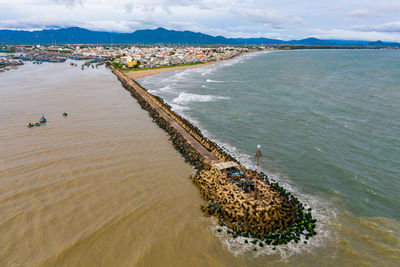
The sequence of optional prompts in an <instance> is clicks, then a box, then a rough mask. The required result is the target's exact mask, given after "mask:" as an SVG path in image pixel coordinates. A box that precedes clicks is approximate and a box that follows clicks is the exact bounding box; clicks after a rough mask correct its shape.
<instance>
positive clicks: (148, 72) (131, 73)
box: [126, 61, 220, 80]
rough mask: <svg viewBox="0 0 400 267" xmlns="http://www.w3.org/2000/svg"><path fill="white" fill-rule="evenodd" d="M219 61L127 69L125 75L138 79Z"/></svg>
mask: <svg viewBox="0 0 400 267" xmlns="http://www.w3.org/2000/svg"><path fill="white" fill-rule="evenodd" d="M217 62H220V61H211V62H206V63H204V64H197V65H188V66H179V67H171V68H161V69H150V70H137V71H136V70H135V71H129V72H127V73H126V75H127V76H128V77H129V78H131V79H134V80H136V79H140V78H144V77H147V76H151V75H155V74H159V73H162V72H166V71H174V70H183V69H191V68H198V67H204V66H208V65H212V64H215V63H217Z"/></svg>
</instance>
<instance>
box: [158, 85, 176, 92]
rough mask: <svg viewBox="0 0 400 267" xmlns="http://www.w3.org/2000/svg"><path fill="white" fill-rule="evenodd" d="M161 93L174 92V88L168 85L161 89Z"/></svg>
mask: <svg viewBox="0 0 400 267" xmlns="http://www.w3.org/2000/svg"><path fill="white" fill-rule="evenodd" d="M159 90H160V91H161V92H171V91H174V88H173V87H172V86H171V85H166V86H164V87H162V88H160V89H159Z"/></svg>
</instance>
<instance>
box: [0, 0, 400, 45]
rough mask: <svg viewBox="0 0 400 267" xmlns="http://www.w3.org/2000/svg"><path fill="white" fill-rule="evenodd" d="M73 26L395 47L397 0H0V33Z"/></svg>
mask: <svg viewBox="0 0 400 267" xmlns="http://www.w3.org/2000/svg"><path fill="white" fill-rule="evenodd" d="M72 26H78V27H82V28H87V29H91V30H98V31H112V32H132V31H135V30H138V29H154V28H157V27H164V28H167V29H174V30H192V31H198V32H203V33H207V34H211V35H223V36H225V37H268V38H279V39H284V40H288V39H301V38H306V37H310V36H313V37H318V38H323V39H351V40H374V41H375V40H383V41H397V42H400V0H302V1H299V0H258V1H256V0H240V1H237V0H193V1H190V0H187V1H184V0H140V1H137V0H109V1H107V0H0V29H18V30H40V29H54V28H60V27H72Z"/></svg>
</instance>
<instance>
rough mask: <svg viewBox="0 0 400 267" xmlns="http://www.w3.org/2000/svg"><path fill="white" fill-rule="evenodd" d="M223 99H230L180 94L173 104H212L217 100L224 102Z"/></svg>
mask: <svg viewBox="0 0 400 267" xmlns="http://www.w3.org/2000/svg"><path fill="white" fill-rule="evenodd" d="M223 99H230V98H229V97H225V96H213V95H197V94H190V93H185V92H182V93H180V94H179V96H178V97H177V98H175V99H174V100H172V102H174V103H176V104H181V105H182V104H187V103H190V102H210V101H216V100H223Z"/></svg>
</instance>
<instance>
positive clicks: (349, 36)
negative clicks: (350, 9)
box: [313, 29, 400, 42]
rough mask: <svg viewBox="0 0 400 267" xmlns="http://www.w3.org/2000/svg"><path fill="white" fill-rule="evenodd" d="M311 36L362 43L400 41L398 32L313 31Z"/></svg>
mask: <svg viewBox="0 0 400 267" xmlns="http://www.w3.org/2000/svg"><path fill="white" fill-rule="evenodd" d="M313 36H314V37H317V38H321V39H336V40H359V41H361V40H363V41H377V40H381V41H385V42H398V41H399V40H400V32H396V33H388V32H377V31H370V32H365V31H357V30H344V29H330V30H322V29H316V30H314V31H313Z"/></svg>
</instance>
